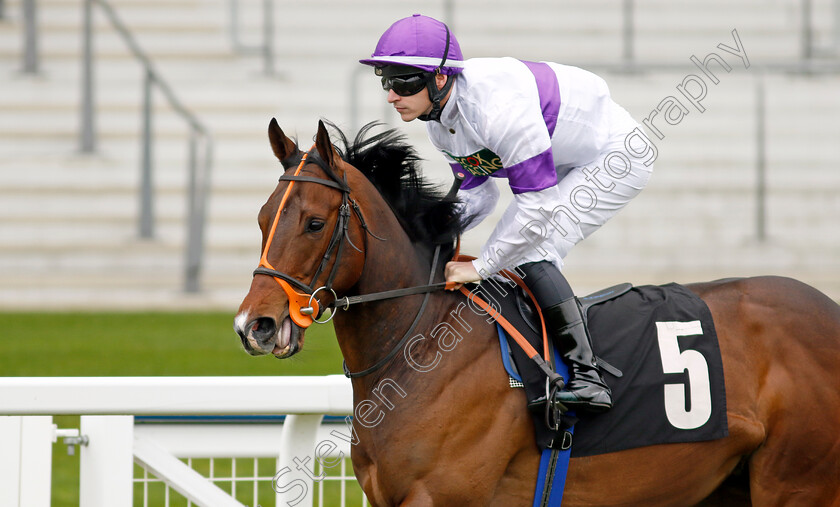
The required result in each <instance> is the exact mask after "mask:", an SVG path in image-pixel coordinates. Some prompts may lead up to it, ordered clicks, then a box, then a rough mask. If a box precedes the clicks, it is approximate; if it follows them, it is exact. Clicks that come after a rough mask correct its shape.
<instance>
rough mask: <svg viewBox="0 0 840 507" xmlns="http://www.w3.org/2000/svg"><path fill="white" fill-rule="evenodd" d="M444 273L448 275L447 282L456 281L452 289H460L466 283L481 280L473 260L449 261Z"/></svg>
mask: <svg viewBox="0 0 840 507" xmlns="http://www.w3.org/2000/svg"><path fill="white" fill-rule="evenodd" d="M444 275H446V281H447V282H455V286H454V287H452V289H451V290H458V289H460V288H461V287H463V286H464V284H465V283H470V282H477V281H479V280H481V276H479V274H478V271H476V270H475V266H473V263H472V262H454V261H453V262H447V263H446V269H445V270H444Z"/></svg>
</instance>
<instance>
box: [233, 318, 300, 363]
mask: <svg viewBox="0 0 840 507" xmlns="http://www.w3.org/2000/svg"><path fill="white" fill-rule="evenodd" d="M233 329H234V330H235V331H236V334H238V335H239V339H240V340H241V341H242V346H243V347H244V348H245V351H247V352H248V353H249V354H251V355H252V356H262V355H266V354H273V355H274V356H275V357H277V358H278V359H284V358H287V357H291V356H293V355H295V354H296V353H298V352H299V351H300V349H301V345H302V344H303V333H304V329H302V328H301V327H300V326H298V325H297V324H295V323H294V322H293V321H292V319H291V318H290V317H289V316H284V317H283V319H282V320H281V323H280V325H279V326H278V325H277V320H275V319H274V318H272V317H257V318H250V317H249V316H248V314H247V312H242V313H240V314H239V315H237V316H236V319H234V323H233Z"/></svg>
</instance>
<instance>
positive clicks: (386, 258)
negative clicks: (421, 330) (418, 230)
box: [335, 194, 448, 379]
mask: <svg viewBox="0 0 840 507" xmlns="http://www.w3.org/2000/svg"><path fill="white" fill-rule="evenodd" d="M362 205H363V209H364V212H365V213H366V214H367V215H369V216H371V217H377V220H376V221H375V223H369V224H368V225H369V227H370V228H371V230H372V231H373V233H374V234H376V235H377V236H380V237H383V238H385V241H380V240H378V239H375V238H373V237H371V236H368V237H367V239H366V248H365V267H364V269H363V270H362V275H361V277H360V278H359V280H358V282H357V283H356V286H355V292H357V293H358V294H371V293H375V292H382V291H387V290H392V289H398V288H403V287H413V286H417V285H425V284H427V283H429V274H430V269H431V258H432V254H431V248H430V247H423V246H418V245H416V244H414V243H412V242H411V240H410V238H409V237H408V235H407V234H406V232H405V231H404V230H403V228H402V226H401V225H400V223H399V221H398V220H397V219H396V217H395V216H394V215H393V212H392V210H391V208H390V207H389V206H388V205H387V203H385V202H384V201H383V200H382V199H381V197H379V196H378V194H377V195H376V198H373V199H371V200H370V201H368V202H366V203H363V204H362ZM447 260H448V259H443V258H439V259H438V264H437V266H438V268H437V269H438V270H440V267H441V266H442V265H443V264H444V263H445V262H446V261H447ZM436 281H437V280H436ZM440 295H441V294H437V295H435V294H432V295H430V297H431V298H436V296H437V297H439V296H440ZM423 297H424V296H423V295H415V296H407V297H402V298H394V299H391V300H384V301H378V302H373V303H368V304H362V305H358V306H355V307H351V308H350V310H349V311H347V312H342V311H340V312H339V313H338V314H337V316H336V318H335V330H336V336H337V338H338V343H339V346H340V348H341V352H342V354H343V356H344V359H345V361H346V363H347V367H348V368H349V369H350V371H360V370H363V369H365V368H368V367H370V366H372V365H373V364H374V363H375V362H376V361H378V360H379V358H382V357H384V356H385V355H387V354H388V352H390V350H391V349H392V348H393V347H394V346H396V345H397V343H398V342H399V340H400V339H401V338H402V337H403V336H404V335H405V333H406V332H407V331H408V329H409V327H410V326H411V322H412V321H413V320H414V318H415V316H416V315H417V313H418V312H419V310H420V305H421V303H422V301H423ZM430 303H431V301H430ZM429 306H430V307H432V306H435V305H432V304H430V305H429ZM427 311H428V310H427ZM370 377H371V378H375V377H376V375H373V376H370ZM363 379H364V377H363Z"/></svg>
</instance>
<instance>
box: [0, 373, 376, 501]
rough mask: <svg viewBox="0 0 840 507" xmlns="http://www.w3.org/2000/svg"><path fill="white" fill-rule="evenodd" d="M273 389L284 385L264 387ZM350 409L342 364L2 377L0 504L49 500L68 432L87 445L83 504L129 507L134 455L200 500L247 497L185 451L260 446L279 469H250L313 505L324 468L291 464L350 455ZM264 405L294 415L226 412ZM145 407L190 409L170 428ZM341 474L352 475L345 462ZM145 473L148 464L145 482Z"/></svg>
mask: <svg viewBox="0 0 840 507" xmlns="http://www.w3.org/2000/svg"><path fill="white" fill-rule="evenodd" d="M265 392H283V393H286V394H285V395H284V396H280V397H273V398H271V397H269V398H266V397H265V396H264V394H263V393H265ZM161 393H166V396H163V397H162V396H161ZM352 413H353V390H352V386H351V384H350V381H349V380H348V379H347V378H345V377H344V376H343V375H328V376H322V377H318V376H309V377H293V376H286V377H283V376H274V377H7V378H0V432H2V434H3V435H4V441H3V446H0V471H3V472H4V473H3V474H0V505H3V506H19V507H49V505H50V502H49V500H50V484H51V480H50V474H51V470H52V466H51V461H52V449H53V447H52V442H55V441H56V439H57V438H61V437H65V439H64V441H63V443H64V444H67V445H69V446H74V447H75V445H80V448H79V449H78V451H79V497H80V503H81V505H85V506H90V507H130V506H131V505H132V504H133V502H132V491H133V487H134V484H135V480H134V478H135V473H134V472H133V465H132V461H133V462H134V463H137V464H138V465H140V466H141V467H142V468H143V469H146V470H149V471H150V472H151V473H152V474H153V475H154V476H156V477H157V478H158V479H160V480H162V481H164V482H165V483H166V484H167V486H168V487H170V488H172V489H174V490H175V491H177V492H178V493H179V494H180V495H182V496H183V497H185V498H186V499H188V500H189V501H190V502H192V504H193V505H199V506H212V507H218V506H230V507H242V506H241V504H240V503H239V502H237V501H236V500H235V499H234V498H233V497H232V495H231V494H230V493H227V492H225V491H223V490H222V489H220V488H219V486H218V485H216V484H215V482H216V481H214V480H213V479H214V477H213V473H212V472H211V474H210V475H211V476H210V477H202V476H200V475H198V473H197V472H196V471H195V470H193V469H192V468H191V467H190V466H189V464H188V463H184V462H183V461H181V460H179V459H178V458H181V457H184V458H201V459H206V458H211V457H225V458H245V457H248V458H254V457H256V458H267V459H273V461H274V463H275V465H274V470H273V472H276V473H277V475H274V474H273V473H272V475H273V477H271V476H269V477H266V478H265V479H267V481H266V480H263V479H262V478H259V477H253V479H254V480H255V481H256V480H259V482H270V483H272V485H273V486H278V487H277V488H274V489H275V491H274V493H276V494H275V495H274V496H275V498H276V502H275V504H276V505H301V506H313V500H314V499H315V496H316V492H319V494H318V497H319V499H320V500H321V502H323V498H324V495H323V482H322V481H323V480H324V479H326V478H327V477H326V476H324V475H323V474H320V472H318V471H316V474H318V475H309V474H308V473H307V474H296V473H291V474H288V475H287V469H288V471H289V472H291V471H292V470H295V469H296V470H298V471H300V470H301V468H300V467H299V466H298V463H300V462H301V461H302V460H304V461H305V462H313V463H320V464H321V465H322V466H323V464H324V463H325V462H326V461H325V458H329V461H330V462H331V463H334V464H337V463H338V460H339V459H343V458H347V457H349V456H350V452H351V443H352V437H353V433H352V431H353V430H352V428H351V427H348V425H347V421H348V419H349V417H347V416H349V415H351V414H352ZM59 414H73V415H76V414H78V415H80V416H81V425H80V428H78V430H75V429H70V430H59V431H61V433H58V432H57V431H56V428H55V427H54V426H53V424H52V417H51V416H53V415H59ZM124 414H131V415H124ZM255 414H269V415H274V414H287V415H286V417H285V419H284V420H283V422H282V425H279V424H278V423H277V422H275V421H271V422H268V423H264V424H254V425H250V426H248V427H243V426H241V425H236V424H235V422H234V421H233V420H231V419H232V418H227V420H225V418H224V417H220V416H230V415H247V416H252V415H255ZM323 414H329V415H338V416H341V417H340V419H339V421H340V422H339V423H338V424H330V425H323V424H322V422H323V418H324V416H323ZM139 415H148V416H167V415H176V416H185V417H184V421H183V422H182V424H180V428H172V427H171V426H168V425H154V426H157V427H153V425H151V424H141V425H136V424H135V418H134V416H139ZM195 415H212V416H214V419H216V423H217V424H209V421H207V420H205V421H204V422H201V421H197V420H195V417H191V416H195ZM5 416H12V417H5ZM21 416H22V417H21ZM157 419H161V418H160V417H157ZM220 419H221V421H219V420H220ZM147 422H148V421H147ZM159 422H160V421H159ZM196 423H197V424H196ZM236 426H239V427H238V428H237V427H236ZM74 430H75V431H74ZM67 436H69V437H70V438H73V439H74V440H70V441H68V440H67V438H66V437H67ZM327 447H329V450H328V451H325V449H326V448H327ZM74 452H75V448H74ZM313 458H314V460H313ZM309 466H313V465H309ZM329 466H332V465H329ZM233 472H235V470H233ZM254 472H255V473H254V475H257V474H256V470H255V471H254ZM235 475H236V474H235V473H234V474H233V475H232V477H231V479H232V480H233V479H234V478H235ZM289 476H292V477H293V478H294V481H292V479H291V478H290V477H289ZM216 479H217V480H218V478H216ZM330 479H331V480H337V479H339V478H338V477H335V476H333V477H331V478H330ZM341 479H347V481H348V482H353V483H355V479H354V478H352V477H350V476H348V475H347V474H346V473H342V474H341ZM148 482H149V477H148V476H147V475H146V474H145V472H143V479H142V481H140V487H141V488H142V487H144V484H147V483H148ZM291 484H302V487H290V485H291ZM234 489H235V488H234ZM354 489H355V486H354ZM343 496H344V495H342V497H343ZM359 500H362V499H361V498H360V499H359ZM254 503H256V502H254ZM353 503H354V504H355V505H358V504H361V503H363V502H362V501H359V502H353ZM337 504H338V502H337V501H336V502H331V503H329V505H337ZM178 505H183V504H182V503H180V502H179V503H178ZM365 505H366V504H365Z"/></svg>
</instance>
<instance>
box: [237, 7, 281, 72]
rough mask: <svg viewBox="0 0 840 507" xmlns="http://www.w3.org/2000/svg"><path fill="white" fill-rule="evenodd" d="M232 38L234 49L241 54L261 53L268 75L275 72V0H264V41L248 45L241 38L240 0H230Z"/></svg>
mask: <svg viewBox="0 0 840 507" xmlns="http://www.w3.org/2000/svg"><path fill="white" fill-rule="evenodd" d="M229 10H230V40H231V45H232V46H233V51H234V52H236V53H239V54H260V55H262V58H263V69H264V71H265V73H266V74H267V75H272V74H274V0H262V10H263V12H262V20H263V31H262V43H261V44H259V45H257V46H247V45H245V44H243V43H242V41H241V40H240V39H239V0H230V2H229Z"/></svg>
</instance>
